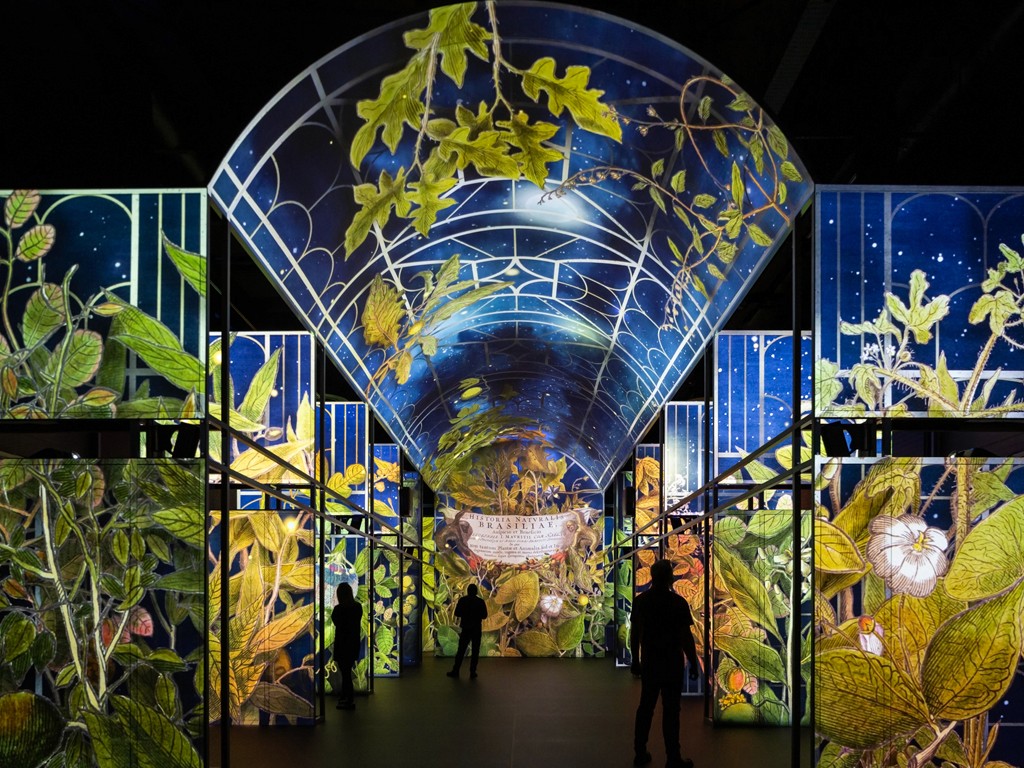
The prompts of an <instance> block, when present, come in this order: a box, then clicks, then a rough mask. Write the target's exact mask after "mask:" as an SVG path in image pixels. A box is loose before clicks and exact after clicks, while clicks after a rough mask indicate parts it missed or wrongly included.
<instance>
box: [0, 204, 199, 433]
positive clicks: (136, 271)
mask: <svg viewBox="0 0 1024 768" xmlns="http://www.w3.org/2000/svg"><path fill="white" fill-rule="evenodd" d="M3 207H4V219H3V224H2V227H0V230H2V234H3V241H4V243H5V246H4V249H3V252H2V253H0V267H2V270H3V272H4V280H3V285H4V288H3V293H2V295H0V310H2V316H3V328H2V329H0V418H3V419H57V418H186V419H188V418H196V417H199V416H201V415H202V413H203V407H204V404H203V397H202V395H203V392H204V389H203V384H204V376H205V364H204V362H203V361H204V355H205V350H206V344H205V335H206V329H205V327H204V324H205V317H206V313H205V309H204V307H205V303H204V302H205V298H206V258H205V253H206V215H207V198H206V192H205V191H204V190H179V191H174V192H130V191H127V192H125V191H118V192H103V191H92V192H38V191H35V190H18V191H15V192H12V193H9V194H7V193H5V194H3Z"/></svg>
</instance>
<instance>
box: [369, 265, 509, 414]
mask: <svg viewBox="0 0 1024 768" xmlns="http://www.w3.org/2000/svg"><path fill="white" fill-rule="evenodd" d="M459 269H460V264H459V255H458V254H454V255H453V256H451V257H450V258H448V259H447V260H446V261H445V262H444V264H442V265H441V266H440V267H439V268H438V270H437V273H436V274H434V273H432V272H429V271H423V272H418V273H417V274H416V275H415V276H414V277H413V279H414V280H419V281H421V282H422V283H423V287H422V288H420V289H418V290H416V291H408V292H403V291H402V290H400V289H399V287H398V286H396V285H395V284H394V283H392V282H391V281H389V280H385V279H384V278H383V277H381V276H380V275H375V276H374V278H373V282H372V283H371V284H370V292H369V294H368V295H367V298H366V304H365V305H364V306H363V313H362V316H361V322H362V326H363V339H364V340H365V341H366V344H367V346H369V347H370V348H371V349H373V348H379V349H382V350H383V351H384V358H383V360H382V361H381V362H380V364H379V365H377V367H376V369H375V371H374V373H373V377H372V378H371V381H370V383H369V384H367V394H369V388H370V386H371V385H372V384H373V383H380V382H381V381H383V380H384V378H385V377H386V376H387V375H388V373H390V372H391V371H394V372H395V380H396V381H397V382H398V384H405V383H406V382H407V381H408V380H409V376H410V373H411V371H412V364H413V360H414V359H415V356H416V354H417V351H418V352H419V353H420V354H422V355H423V357H427V358H429V357H432V356H433V355H436V354H437V349H438V340H437V336H435V335H434V334H435V333H436V331H437V330H438V329H439V328H440V326H441V324H442V323H444V322H445V321H446V320H449V319H451V318H452V317H454V316H455V315H456V314H457V313H459V312H461V311H463V310H465V309H468V308H470V307H471V306H473V305H474V304H476V303H477V302H479V301H482V300H483V299H485V298H487V297H488V296H490V295H491V294H493V293H496V292H497V291H500V290H502V289H504V288H507V287H509V286H510V285H511V283H509V282H497V283H489V284H487V285H478V283H477V281H476V280H459V279H458V277H459Z"/></svg>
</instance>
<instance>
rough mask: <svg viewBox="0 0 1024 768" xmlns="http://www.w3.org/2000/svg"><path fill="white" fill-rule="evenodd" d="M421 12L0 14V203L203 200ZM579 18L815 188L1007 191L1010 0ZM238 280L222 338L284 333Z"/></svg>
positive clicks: (102, 8)
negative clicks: (269, 122)
mask: <svg viewBox="0 0 1024 768" xmlns="http://www.w3.org/2000/svg"><path fill="white" fill-rule="evenodd" d="M436 4H438V3H430V2H422V1H420V0H378V1H377V2H373V1H372V0H371V1H370V2H367V3H365V4H363V3H357V2H353V0H335V2H316V1H304V0H290V1H289V2H287V3H285V2H253V1H251V0H250V2H245V3H241V2H233V1H232V2H200V1H199V0H131V1H130V2H124V0H117V1H114V0H107V1H105V2H90V3H76V2H71V1H70V0H68V1H67V2H52V1H48V0H36V2H32V3H13V4H8V6H7V7H5V9H4V11H3V16H2V17H3V21H4V35H3V43H2V44H0V56H2V57H3V62H4V67H3V70H4V83H5V85H6V88H5V89H4V90H5V96H4V110H3V120H2V121H0V187H2V188H18V187H35V188H40V189H80V188H121V187H136V188H139V187H142V188H153V187H182V186H184V187H198V186H205V185H206V183H207V182H208V180H209V179H210V178H211V177H212V176H213V173H214V171H215V169H216V168H217V166H218V165H219V163H220V161H221V159H222V158H223V157H224V156H225V154H227V152H228V150H229V148H230V147H231V145H232V143H233V142H234V140H235V138H236V137H237V136H238V135H239V134H240V133H241V132H242V130H243V129H244V128H245V126H246V125H247V124H248V123H249V122H250V120H251V119H252V118H253V117H254V116H255V115H256V113H257V112H259V110H260V109H261V108H262V106H263V105H264V104H266V103H267V101H269V100H270V98H271V97H272V96H273V95H274V94H275V93H276V92H277V91H279V90H280V89H281V88H282V87H284V86H285V85H286V84H287V83H288V82H289V81H290V80H291V79H292V78H293V77H294V76H295V75H296V74H298V73H299V72H301V71H302V70H304V69H305V68H306V67H307V66H308V65H310V64H312V63H313V62H314V61H316V60H317V59H319V58H320V57H321V56H323V55H325V54H326V53H328V52H330V51H332V50H333V49H335V48H337V47H338V46H340V45H341V44H343V43H344V42H346V41H347V40H349V39H351V38H353V37H356V36H358V35H360V34H362V33H363V32H365V31H367V30H370V29H373V28H374V27H377V26H380V25H382V24H385V23H388V22H390V21H394V20H396V19H399V18H401V17H403V16H406V15H409V14H412V13H416V12H419V11H424V10H427V9H429V8H430V7H432V6H433V5H436ZM581 4H583V5H587V6H589V7H592V8H596V9H599V10H602V11H604V12H608V13H612V14H614V15H618V16H622V17H625V18H627V19H630V20H632V21H635V22H636V23H638V24H640V25H643V26H646V27H649V28H651V29H655V30H658V31H659V32H661V33H663V34H664V35H666V36H667V37H670V38H673V39H675V40H677V41H679V42H680V43H682V44H683V45H685V46H686V47H688V48H690V49H691V50H693V51H694V52H696V53H697V54H699V55H701V56H702V57H704V58H705V59H707V60H708V61H710V62H712V63H714V64H715V65H716V66H717V67H719V68H721V69H722V70H723V71H725V72H726V73H727V74H729V75H730V76H731V77H732V78H733V79H734V80H736V81H737V82H738V83H739V84H740V85H742V86H743V87H744V88H745V89H746V90H747V91H748V92H749V93H750V94H751V95H752V96H753V97H754V99H755V100H757V101H758V102H759V103H761V104H762V105H763V106H764V107H765V108H766V109H768V111H769V112H770V113H772V114H773V115H774V116H775V118H776V120H777V122H778V124H779V125H780V127H781V128H782V129H783V131H784V132H785V133H786V135H787V136H788V138H789V139H790V142H791V144H792V145H793V146H794V147H795V148H796V151H797V152H798V153H799V155H800V156H801V157H802V159H803V160H804V162H805V164H806V165H807V167H808V168H809V170H810V171H811V176H812V178H813V179H814V181H815V182H817V183H819V184H822V183H824V184H828V183H859V184H900V185H903V184H949V185H984V186H1024V150H1022V149H1021V144H1022V142H1021V135H1022V134H1024V100H1022V99H1021V97H1020V83H1021V76H1022V75H1024V53H1022V49H1021V42H1020V41H1021V40H1022V39H1024V3H1020V2H1019V0H1017V1H1016V2H1002V1H1001V0H987V1H986V2H985V3H973V4H968V3H963V2H957V3H952V2H938V3H929V4H921V3H901V2H897V1H895V0H867V1H865V0H704V2H688V1H685V0H675V1H674V2H646V3H641V2H634V3H626V2H621V1H620V2H608V1H607V0H605V1H604V2H596V3H581ZM982 8H983V9H984V10H980V9H982ZM776 261H777V262H779V264H778V265H777V266H775V267H774V268H773V267H770V268H769V272H768V273H767V274H766V275H765V276H764V278H763V279H762V280H761V281H759V283H758V284H757V285H756V286H755V287H754V288H753V289H752V292H751V294H750V295H749V297H748V300H747V302H745V305H744V307H743V308H741V310H740V312H739V314H738V317H737V318H736V319H735V321H734V322H733V323H732V326H733V327H748V328H772V327H779V325H780V323H782V324H783V325H785V324H786V319H785V318H786V315H785V314H781V315H780V314H779V311H778V310H777V309H776V310H773V308H786V307H787V306H788V303H789V302H788V298H786V299H783V300H781V301H780V300H779V297H778V296H777V295H776V293H777V292H778V291H779V286H780V285H783V286H786V285H788V281H789V267H788V263H786V260H785V259H777V260H776ZM240 269H242V270H243V271H242V272H241V273H240V276H241V278H242V280H241V281H240V282H241V284H242V285H243V286H244V290H238V289H236V295H237V296H239V297H240V298H239V301H238V310H239V311H240V313H241V317H242V320H241V321H240V322H241V323H242V324H243V325H244V324H245V323H246V322H249V323H250V324H252V325H256V326H258V327H260V328H268V327H269V326H267V323H275V324H277V325H278V326H287V327H297V326H296V321H294V319H292V318H290V317H289V316H287V315H288V313H287V310H286V309H285V308H284V305H283V303H281V302H279V301H277V300H276V297H275V296H273V295H268V293H267V291H268V290H269V289H268V288H264V287H262V284H263V281H262V280H261V279H260V277H259V276H258V275H257V274H256V272H255V268H254V267H246V266H241V267H240ZM248 270H251V271H248ZM787 297H788V293H787ZM278 306H279V307H280V311H279V312H277V311H274V307H278Z"/></svg>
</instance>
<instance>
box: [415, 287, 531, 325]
mask: <svg viewBox="0 0 1024 768" xmlns="http://www.w3.org/2000/svg"><path fill="white" fill-rule="evenodd" d="M511 285H512V283H511V282H510V281H504V282H500V283H490V284H489V285H482V286H480V287H479V288H474V289H473V290H472V291H468V292H467V293H464V294H463V295H461V296H459V297H457V298H454V299H451V300H450V301H448V302H447V303H446V304H444V305H442V306H441V307H440V308H439V309H438V310H437V311H436V312H434V314H433V316H432V317H431V321H432V322H435V323H440V322H443V321H445V320H447V319H448V318H450V317H452V316H453V315H454V314H455V313H456V312H460V311H462V310H463V309H466V308H467V307H470V306H472V305H473V304H476V302H478V301H480V300H482V299H484V298H486V297H488V296H490V295H491V294H492V293H497V292H498V291H501V290H504V289H505V288H508V287H509V286H511Z"/></svg>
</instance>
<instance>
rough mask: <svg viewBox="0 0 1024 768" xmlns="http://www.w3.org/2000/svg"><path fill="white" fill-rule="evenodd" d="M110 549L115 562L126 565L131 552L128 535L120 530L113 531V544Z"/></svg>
mask: <svg viewBox="0 0 1024 768" xmlns="http://www.w3.org/2000/svg"><path fill="white" fill-rule="evenodd" d="M111 549H112V551H113V553H114V559H115V560H117V562H119V563H120V564H121V565H125V564H127V562H128V555H129V554H130V550H131V542H130V541H129V540H128V534H127V533H125V532H124V531H123V530H121V529H118V530H117V531H115V532H114V542H113V546H112V548H111Z"/></svg>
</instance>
